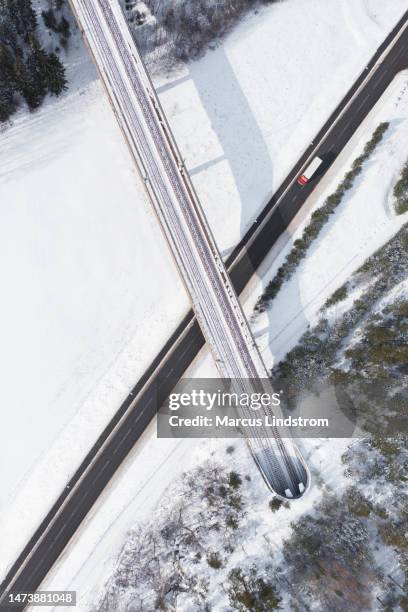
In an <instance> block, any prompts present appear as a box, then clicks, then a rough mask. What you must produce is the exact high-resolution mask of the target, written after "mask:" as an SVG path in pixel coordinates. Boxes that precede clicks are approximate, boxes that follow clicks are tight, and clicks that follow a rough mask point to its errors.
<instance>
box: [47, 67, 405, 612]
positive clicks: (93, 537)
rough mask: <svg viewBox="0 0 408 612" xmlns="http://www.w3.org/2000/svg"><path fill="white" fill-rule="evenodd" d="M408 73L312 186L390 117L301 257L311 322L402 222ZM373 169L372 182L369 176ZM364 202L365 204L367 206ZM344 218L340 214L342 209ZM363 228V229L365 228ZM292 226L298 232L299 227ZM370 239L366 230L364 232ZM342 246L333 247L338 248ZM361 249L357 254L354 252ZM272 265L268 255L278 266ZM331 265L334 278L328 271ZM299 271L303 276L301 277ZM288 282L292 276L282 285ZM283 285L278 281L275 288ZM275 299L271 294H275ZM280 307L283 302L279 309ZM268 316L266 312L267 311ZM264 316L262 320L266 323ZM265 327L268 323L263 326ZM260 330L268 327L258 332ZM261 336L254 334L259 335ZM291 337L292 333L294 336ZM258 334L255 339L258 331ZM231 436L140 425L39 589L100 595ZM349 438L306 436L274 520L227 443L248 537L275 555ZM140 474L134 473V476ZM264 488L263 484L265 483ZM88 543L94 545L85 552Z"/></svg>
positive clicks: (338, 471)
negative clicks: (243, 498)
mask: <svg viewBox="0 0 408 612" xmlns="http://www.w3.org/2000/svg"><path fill="white" fill-rule="evenodd" d="M407 79H408V75H407V74H405V73H404V74H401V75H399V76H398V77H397V79H395V81H394V83H393V84H392V85H391V87H390V88H389V90H388V92H386V94H385V95H384V97H383V99H382V100H381V101H380V103H379V105H378V106H377V108H376V109H374V111H373V112H372V114H371V115H370V117H369V118H368V119H367V120H366V121H365V123H364V125H363V126H362V127H361V129H360V130H359V133H358V134H356V136H355V138H354V139H353V140H352V142H351V143H350V145H349V146H348V147H347V150H346V151H345V152H344V153H343V155H342V156H341V158H340V159H339V160H338V162H336V164H335V167H334V168H333V170H332V171H331V173H330V175H329V176H328V177H327V179H325V184H324V185H323V186H322V188H321V189H320V190H319V192H318V193H317V194H316V195H315V196H312V198H311V199H312V208H311V210H313V209H314V208H315V207H316V206H318V205H320V204H321V201H322V199H323V198H324V197H325V195H327V194H328V193H330V192H331V191H332V190H333V188H335V187H336V186H337V183H338V180H339V177H341V176H342V175H343V173H344V171H345V169H347V167H348V165H349V164H350V162H351V161H352V160H353V159H354V157H355V156H356V155H357V154H358V152H359V149H360V147H361V144H363V143H364V142H365V141H366V140H367V139H368V138H369V137H370V136H371V134H372V132H373V130H374V128H375V127H376V125H377V124H378V123H379V122H380V121H384V120H389V121H390V122H391V127H390V130H389V133H388V134H387V135H386V137H385V139H384V142H383V144H382V145H381V146H380V148H379V150H378V152H377V153H376V154H375V155H374V156H373V158H372V159H371V161H370V163H369V164H368V165H367V166H366V167H365V168H364V171H363V174H362V180H361V181H360V182H359V184H358V187H356V188H355V189H354V190H353V193H352V194H351V196H350V198H349V199H348V200H347V203H345V204H344V205H342V207H341V208H340V209H339V210H338V211H337V213H336V215H335V218H334V219H333V221H332V222H330V223H331V225H330V227H329V228H328V229H327V231H326V232H325V233H324V235H323V236H322V237H321V239H320V240H318V241H317V242H316V246H315V248H314V252H313V254H311V256H310V258H308V260H307V262H306V263H305V264H304V265H305V266H309V265H310V266H312V265H313V266H316V265H317V264H319V266H318V269H319V270H320V269H321V270H322V278H323V280H322V286H318V285H313V288H314V290H315V291H316V294H315V300H316V304H315V302H312V303H313V304H315V305H314V308H313V311H311V314H310V321H313V318H314V317H315V316H316V313H317V310H318V309H319V308H320V306H321V305H322V304H323V303H324V302H325V300H326V299H327V297H328V296H329V295H330V294H331V293H332V291H333V290H335V289H336V288H337V287H338V286H339V284H341V283H342V282H343V280H344V279H340V278H339V277H338V270H339V269H340V270H341V269H342V268H343V267H344V265H345V263H344V258H345V257H346V261H348V259H347V258H348V256H349V255H350V250H351V254H353V251H352V249H355V250H357V249H358V253H359V258H358V261H355V260H354V259H353V260H352V262H353V263H352V264H349V268H348V269H347V271H346V277H347V276H348V275H350V273H351V271H352V270H354V269H356V268H357V267H358V266H359V265H360V263H361V262H362V261H363V260H364V259H365V258H366V257H367V256H368V255H369V254H370V253H371V252H373V251H374V250H375V249H376V248H377V247H378V246H380V244H382V243H383V242H385V241H386V240H387V239H388V238H389V237H390V236H391V235H392V234H393V233H395V232H396V231H397V229H398V228H399V227H400V226H401V224H402V223H403V221H404V220H405V219H406V217H404V218H396V217H390V216H389V215H388V212H387V211H388V210H389V209H388V208H387V197H388V192H389V189H390V187H391V185H392V183H393V182H394V181H395V179H396V177H397V175H398V171H399V169H400V167H401V166H402V163H403V162H404V161H405V156H406V150H405V142H406V140H405V138H406V134H405V132H406V130H408V88H406V83H407ZM376 177H378V180H377V178H376ZM367 206H368V207H369V208H367ZM350 210H351V212H352V214H353V218H354V215H356V218H357V219H358V221H360V223H361V222H362V221H363V220H364V221H365V226H368V229H367V230H366V231H367V235H366V234H365V233H364V231H363V229H364V228H363V227H360V228H357V230H356V233H354V231H353V228H354V225H352V224H351V225H350V219H349V221H348V225H347V230H348V231H347V233H346V234H345V228H344V223H345V222H346V221H345V215H346V214H347V211H350ZM368 214H369V219H371V220H372V223H373V226H371V225H370V224H369V223H367V216H368ZM346 219H347V217H346ZM365 226H364V227H365ZM373 227H374V228H378V229H380V232H379V234H378V233H373V234H372V231H371V230H373ZM300 229H301V228H299V230H298V231H300ZM345 235H346V236H348V240H355V242H354V243H349V242H348V243H347V244H348V248H347V249H345V247H344V236H345ZM358 235H361V236H362V241H361V244H360V243H359V242H358V240H357V238H358ZM368 237H371V238H370V240H368ZM328 239H330V241H331V243H332V244H334V245H337V244H339V248H334V249H332V250H331V251H330V253H331V254H330V260H329V261H328V262H327V269H326V261H325V260H326V258H327V257H328V250H327V242H326V241H327V240H328ZM340 247H341V248H340ZM360 249H361V253H360ZM274 258H276V252H274V253H272V254H271V256H270V257H269V262H268V263H266V264H265V265H264V266H263V276H261V277H260V278H259V277H258V278H254V279H253V282H252V283H251V286H250V288H249V289H248V291H247V292H246V299H245V303H244V307H245V311H246V312H247V314H248V315H250V314H251V312H252V308H253V304H254V302H255V300H256V298H257V296H258V295H259V292H260V291H261V289H262V286H263V285H264V284H265V282H267V280H269V278H270V277H271V274H273V271H272V269H271V262H273V259H274ZM276 265H278V263H274V264H273V267H276ZM330 270H331V271H332V275H333V276H332V278H330ZM308 274H309V279H308V283H310V282H311V280H312V279H319V276H318V275H317V268H316V267H314V268H309V269H308ZM302 279H303V281H302ZM306 280H307V279H305V271H304V270H303V269H302V267H300V268H299V270H298V272H297V274H296V277H295V278H294V279H293V281H291V282H293V283H294V284H295V285H296V286H299V287H303V284H302V282H303V283H305V284H308V283H306ZM288 285H290V283H288ZM285 290H286V288H284V289H283V290H282V293H283V292H284V291H285ZM277 299H278V298H277ZM290 300H291V298H290V294H289V293H288V294H286V301H285V303H284V304H283V303H281V308H283V305H284V306H285V309H287V308H289V307H290V304H291V301H290ZM285 309H283V310H285ZM308 313H309V311H306V314H305V317H303V318H302V327H301V331H305V328H306V326H307V324H308V320H307V319H308V316H309V314H308ZM265 316H267V315H265ZM288 323H289V327H290V325H293V331H292V333H288V334H286V333H285V336H284V337H285V341H286V343H287V344H286V346H285V345H284V344H283V343H282V344H280V346H281V347H282V351H281V354H282V355H283V354H284V353H285V352H286V351H287V350H289V349H290V348H291V347H292V346H293V344H294V343H295V341H296V338H297V337H298V336H297V334H298V331H299V329H300V326H299V325H298V323H297V321H293V322H291V321H287V320H286V319H285V318H284V317H283V316H281V317H280V318H279V319H278V318H276V322H275V328H274V331H275V333H279V332H280V330H284V329H285V328H286V326H287V325H288ZM264 324H268V325H269V323H268V322H267V321H266V322H265V321H264ZM268 329H269V328H268ZM265 333H266V332H265ZM260 337H261V336H260ZM294 338H295V340H294ZM261 340H262V337H261ZM265 357H266V362H267V364H268V365H269V366H270V365H272V356H271V353H270V350H268V351H265ZM188 375H189V376H196V377H198V376H200V377H205V376H211V375H214V376H215V369H214V366H213V365H212V363H211V358H210V355H209V354H208V352H207V350H206V349H204V350H203V351H202V352H201V354H200V356H199V358H198V359H197V360H196V363H195V364H194V365H193V366H192V368H190V370H189V372H188ZM230 443H231V441H228V442H225V441H217V440H208V441H201V442H199V443H197V441H195V440H182V441H167V440H157V439H155V429H154V426H151V427H150V431H149V432H148V431H147V432H146V435H145V438H144V442H143V447H142V449H141V450H137V449H136V450H135V451H134V455H132V456H131V457H130V458H129V459H128V460H127V461H126V463H125V465H124V467H123V471H122V473H121V474H120V475H118V476H117V477H115V479H114V480H113V481H112V482H111V484H110V487H109V489H108V490H107V491H106V492H105V494H104V495H103V496H102V498H101V499H100V500H98V502H97V504H96V505H95V507H94V509H93V511H92V513H91V515H90V516H89V517H88V518H87V520H86V523H85V525H86V526H85V528H83V529H81V531H80V532H78V534H77V535H76V537H75V541H74V543H73V544H72V545H70V546H69V547H68V549H67V550H66V552H65V553H64V555H63V557H62V558H61V560H60V561H59V563H58V564H57V566H56V567H55V568H54V569H53V570H52V572H51V573H50V575H49V576H48V578H47V580H46V582H45V583H44V584H45V586H46V588H50V589H54V588H55V589H62V588H70V589H74V590H77V591H78V607H77V610H79V611H81V612H82V611H83V612H86V611H88V610H89V609H90V607H91V604H92V603H94V602H95V598H96V597H97V595H98V593H100V591H101V588H102V587H103V584H104V583H105V582H106V581H107V580H108V579H109V577H110V576H111V575H112V572H113V568H114V567H115V563H116V559H117V555H118V553H119V551H120V549H121V547H122V545H123V542H124V539H125V536H126V532H127V530H128V529H129V528H130V527H131V526H132V525H133V524H134V523H135V522H137V521H140V520H143V518H145V517H147V516H149V515H151V514H152V512H154V511H155V510H154V509H155V507H156V503H157V501H158V499H159V498H160V496H161V494H162V493H163V492H164V491H165V489H166V487H167V486H168V485H169V484H170V483H171V481H172V480H173V479H174V478H176V477H177V476H179V475H180V474H181V472H182V471H185V470H187V469H189V468H191V467H193V466H194V465H196V464H197V463H198V462H200V461H202V460H204V459H205V458H208V457H212V458H214V459H218V460H220V461H223V458H225V447H226V446H227V444H230ZM348 443H349V440H343V439H336V440H312V439H310V440H305V441H304V442H303V444H302V450H303V453H304V456H305V458H306V459H307V461H308V464H309V466H310V468H311V471H312V477H313V478H314V486H313V488H312V490H311V491H310V493H309V494H308V495H307V496H306V497H305V498H303V499H302V500H301V501H299V502H297V503H293V504H291V508H290V510H288V511H286V510H285V511H281V512H280V514H279V519H278V520H277V518H276V515H273V514H272V515H271V514H270V511H269V510H268V508H267V506H266V499H267V495H268V494H267V492H265V493H263V492H262V491H263V487H264V485H263V483H262V482H261V481H260V479H257V474H256V470H255V468H254V466H253V465H252V462H251V460H250V459H249V457H248V455H247V452H246V450H245V448H241V447H240V444H237V443H235V445H236V449H237V450H236V452H235V453H234V457H239V460H238V459H235V461H238V463H237V464H236V467H237V469H238V470H239V471H240V472H241V473H248V472H249V473H251V477H252V481H253V483H252V484H251V486H255V487H258V488H259V487H261V488H262V491H261V492H259V496H258V497H259V500H260V503H259V504H258V505H257V506H256V517H255V518H254V520H255V519H256V522H257V524H258V523H259V524H262V523H263V522H264V525H265V529H264V531H263V530H262V529H260V528H259V529H258V531H257V534H256V538H255V536H254V546H255V547H256V545H257V541H258V540H257V538H260V540H259V543H261V542H262V544H264V539H263V536H264V534H267V537H268V544H269V546H270V547H271V548H272V550H273V551H274V552H275V553H279V546H280V543H281V542H282V540H283V539H284V538H285V537H287V536H288V533H289V529H290V522H291V521H293V520H296V518H297V517H299V516H300V515H301V514H302V513H304V512H305V511H307V510H309V509H310V508H311V507H312V505H313V503H314V502H315V501H316V500H317V499H318V498H319V496H320V494H321V488H320V487H323V488H325V489H326V490H330V488H331V489H334V488H336V490H338V491H340V490H341V489H342V487H343V486H345V483H346V479H345V478H344V475H343V469H344V466H343V465H342V463H341V455H342V453H343V451H344V450H345V448H346V447H347V445H348ZM141 473H142V476H141V475H140V474H141ZM265 491H266V490H265ZM89 551H92V552H89Z"/></svg>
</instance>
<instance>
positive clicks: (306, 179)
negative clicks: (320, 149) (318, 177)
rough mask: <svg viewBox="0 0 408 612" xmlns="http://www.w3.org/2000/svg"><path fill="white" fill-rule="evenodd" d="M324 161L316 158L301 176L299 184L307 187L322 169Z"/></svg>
mask: <svg viewBox="0 0 408 612" xmlns="http://www.w3.org/2000/svg"><path fill="white" fill-rule="evenodd" d="M322 163H323V160H322V159H321V158H320V157H315V158H314V159H312V161H311V162H310V164H309V165H308V166H307V167H306V168H305V169H304V171H303V173H302V174H301V175H300V176H299V178H298V180H297V182H298V183H299V185H306V183H308V182H309V181H310V179H311V178H312V176H313V175H314V174H315V173H316V172H317V169H318V168H320V166H321V164H322Z"/></svg>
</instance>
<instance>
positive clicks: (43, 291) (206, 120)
mask: <svg viewBox="0 0 408 612" xmlns="http://www.w3.org/2000/svg"><path fill="white" fill-rule="evenodd" d="M383 7H384V4H383V3H382V2H381V0H366V1H365V2H361V5H356V2H355V0H336V1H335V2H331V3H327V2H326V0H287V2H283V3H279V4H275V5H273V6H271V7H269V8H265V9H263V10H262V11H260V13H259V14H258V15H252V16H249V17H248V18H247V19H246V20H245V22H244V23H242V24H241V25H240V26H239V27H238V28H237V29H236V30H235V31H234V32H233V33H232V35H231V36H230V37H228V39H227V40H226V41H225V43H224V44H223V45H222V46H221V47H219V48H218V49H217V50H216V51H214V52H209V53H208V54H207V55H206V56H205V57H204V58H203V59H202V60H200V61H198V62H195V63H193V64H191V65H190V67H189V69H188V71H187V73H188V74H187V75H186V74H184V73H183V72H181V73H178V74H177V75H172V77H171V78H170V79H166V80H165V81H163V80H161V81H160V82H158V83H157V84H158V86H159V91H160V92H161V94H160V95H161V99H162V102H163V104H164V106H165V109H166V111H167V112H168V113H169V119H170V122H171V124H172V126H173V128H174V130H175V132H176V136H177V139H178V141H179V143H180V146H181V148H182V150H183V151H184V153H185V155H186V157H187V163H188V166H189V168H190V169H191V170H192V174H193V179H194V181H195V184H196V187H197V190H198V193H199V196H200V198H201V199H202V200H203V204H204V207H205V209H206V212H207V214H208V216H209V219H210V221H211V223H212V225H213V227H214V231H215V233H216V236H217V239H218V240H219V243H220V247H221V249H222V250H223V251H226V250H228V249H229V248H231V246H233V244H234V243H235V241H236V240H237V239H238V237H239V235H241V234H242V232H243V231H244V229H245V228H246V226H247V225H248V223H249V221H250V219H251V218H253V217H254V216H256V213H257V210H258V209H259V208H260V207H261V206H262V205H263V204H264V203H265V201H266V200H267V198H268V196H269V194H270V192H271V191H272V190H273V188H274V187H276V185H277V184H278V183H279V182H280V180H281V178H282V177H283V176H284V174H285V173H286V171H287V170H288V169H289V168H290V167H291V165H292V163H293V161H294V160H295V159H296V158H297V156H298V153H299V152H300V151H301V150H302V149H303V148H304V147H305V146H306V145H307V142H308V140H309V139H310V137H311V136H312V134H314V133H315V132H316V131H317V129H318V128H319V127H320V125H321V124H322V122H323V120H324V118H325V117H326V116H327V115H328V114H329V112H330V111H331V109H332V108H333V107H334V106H335V104H336V102H337V101H338V99H339V98H341V97H342V95H343V94H344V90H345V89H347V88H348V87H349V86H350V84H351V82H352V80H353V78H354V76H355V75H356V74H358V73H359V72H360V71H361V69H362V68H363V66H364V62H365V61H366V60H367V59H368V58H369V57H370V56H371V55H372V53H373V52H374V50H375V48H376V47H377V46H378V44H379V43H380V42H381V40H382V39H383V38H384V37H385V35H386V32H387V31H389V30H390V29H391V28H392V26H393V25H394V23H395V22H396V21H397V19H398V18H399V17H400V15H401V14H402V12H403V10H404V9H405V8H406V7H405V0H392V2H390V3H388V4H387V10H386V11H385V10H384V8H383ZM373 15H374V17H373ZM333 24H335V25H333ZM334 28H335V33H336V35H335V36H334V35H333V31H334ZM78 45H79V48H78V50H77V51H76V53H75V54H73V55H72V56H71V60H70V63H71V65H70V66H69V72H68V76H69V77H71V83H72V85H71V89H70V91H69V92H68V94H67V95H65V96H63V97H62V98H61V99H59V100H57V101H55V100H52V99H50V100H48V101H47V102H46V104H45V105H44V106H43V107H42V108H41V109H40V110H39V111H38V112H37V113H35V114H33V115H30V116H28V115H26V114H25V113H24V112H23V111H20V112H19V113H17V115H16V116H15V117H14V118H13V127H12V128H11V129H8V130H7V131H5V132H4V133H2V134H1V135H0V144H1V149H0V161H1V164H0V168H1V170H0V188H1V191H2V212H3V211H4V212H3V223H2V228H1V239H2V244H3V245H4V253H5V257H4V258H3V259H2V270H1V272H2V279H3V295H4V296H5V297H4V299H3V317H2V321H1V325H0V335H1V338H2V348H3V351H2V354H3V361H2V367H3V378H2V383H3V386H2V400H3V406H5V407H6V408H5V414H6V415H7V424H6V427H2V429H1V434H0V435H1V436H2V437H1V439H0V454H1V455H0V465H2V483H3V487H2V490H1V494H0V495H1V497H0V506H2V507H3V509H2V510H0V511H1V512H2V516H1V527H0V541H1V542H2V545H1V555H0V575H1V574H3V573H4V572H5V570H6V568H7V567H8V566H9V564H10V563H11V562H12V561H13V559H14V557H15V556H16V554H17V552H18V551H19V550H20V549H21V547H22V546H23V544H24V543H25V541H26V540H27V539H28V537H29V535H30V533H31V532H32V530H33V529H34V528H35V527H36V526H37V525H38V523H39V522H40V520H41V517H42V516H43V515H44V514H45V512H46V510H47V508H48V507H49V506H50V504H51V502H52V501H53V500H54V499H55V497H56V496H57V494H58V493H59V492H60V490H61V489H62V487H63V486H64V484H65V482H66V480H67V478H68V477H69V475H70V474H72V472H73V471H74V470H75V468H76V466H77V465H78V463H79V461H80V460H81V458H82V457H83V456H84V454H85V453H86V451H87V450H88V448H89V446H90V445H91V444H92V442H93V441H94V440H95V438H96V437H97V435H98V433H99V432H100V431H101V429H102V428H103V426H104V425H105V424H106V422H107V421H108V420H109V418H110V416H111V415H112V414H113V413H114V412H115V410H116V409H117V407H118V405H119V404H120V401H121V400H122V398H123V397H124V396H125V395H126V393H127V391H128V390H129V388H130V387H131V385H132V384H134V382H135V381H136V380H137V378H138V377H139V375H140V374H141V373H142V372H143V370H144V369H145V367H146V365H147V364H148V363H149V361H150V360H151V358H152V357H153V356H154V354H155V353H156V352H157V350H158V349H159V348H160V347H161V345H162V344H163V342H164V340H165V339H166V338H167V336H168V334H169V332H170V331H172V330H173V329H174V327H175V325H176V323H177V322H178V321H179V319H180V318H181V316H182V314H183V313H184V312H185V310H186V308H187V304H188V301H187V298H186V296H185V294H184V290H183V288H182V286H181V284H180V281H179V279H178V276H177V274H176V272H175V270H174V266H173V263H172V261H171V259H170V258H169V256H168V251H167V248H166V246H165V244H164V241H163V240H162V238H161V234H160V231H159V230H158V228H157V224H156V220H155V219H154V218H153V216H152V215H151V212H150V208H149V205H148V203H147V202H146V199H145V195H144V191H143V189H142V188H141V186H140V183H139V180H138V178H137V177H136V176H135V174H134V171H133V169H132V164H131V162H130V159H129V156H128V153H127V151H126V148H125V146H124V145H123V143H122V139H121V135H120V133H119V132H118V130H117V128H116V126H115V122H114V118H113V115H112V113H111V111H110V108H109V105H108V104H107V102H106V100H105V98H104V92H103V90H102V88H101V86H100V84H99V83H98V82H97V81H96V74H95V70H94V69H93V67H92V64H91V62H90V60H89V59H88V58H86V56H85V53H84V49H83V46H82V44H80V43H78ZM248 49H250V52H248ZM322 49H324V50H325V52H324V53H323V52H322ZM305 53H306V55H307V56H308V58H309V59H308V61H307V62H306V61H305ZM271 54H273V58H272V59H273V61H271V59H270V58H271ZM288 56H290V61H288ZM185 76H187V80H184V81H183V78H184V77H185ZM299 92H301V96H300V95H299ZM254 168H256V174H255V173H254V170H253V169H254ZM17 237H18V238H17ZM146 253H148V254H149V257H146ZM156 279H159V280H158V282H156ZM21 448H24V452H21ZM50 465H52V478H51V477H50ZM5 466H7V470H6V469H5Z"/></svg>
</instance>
